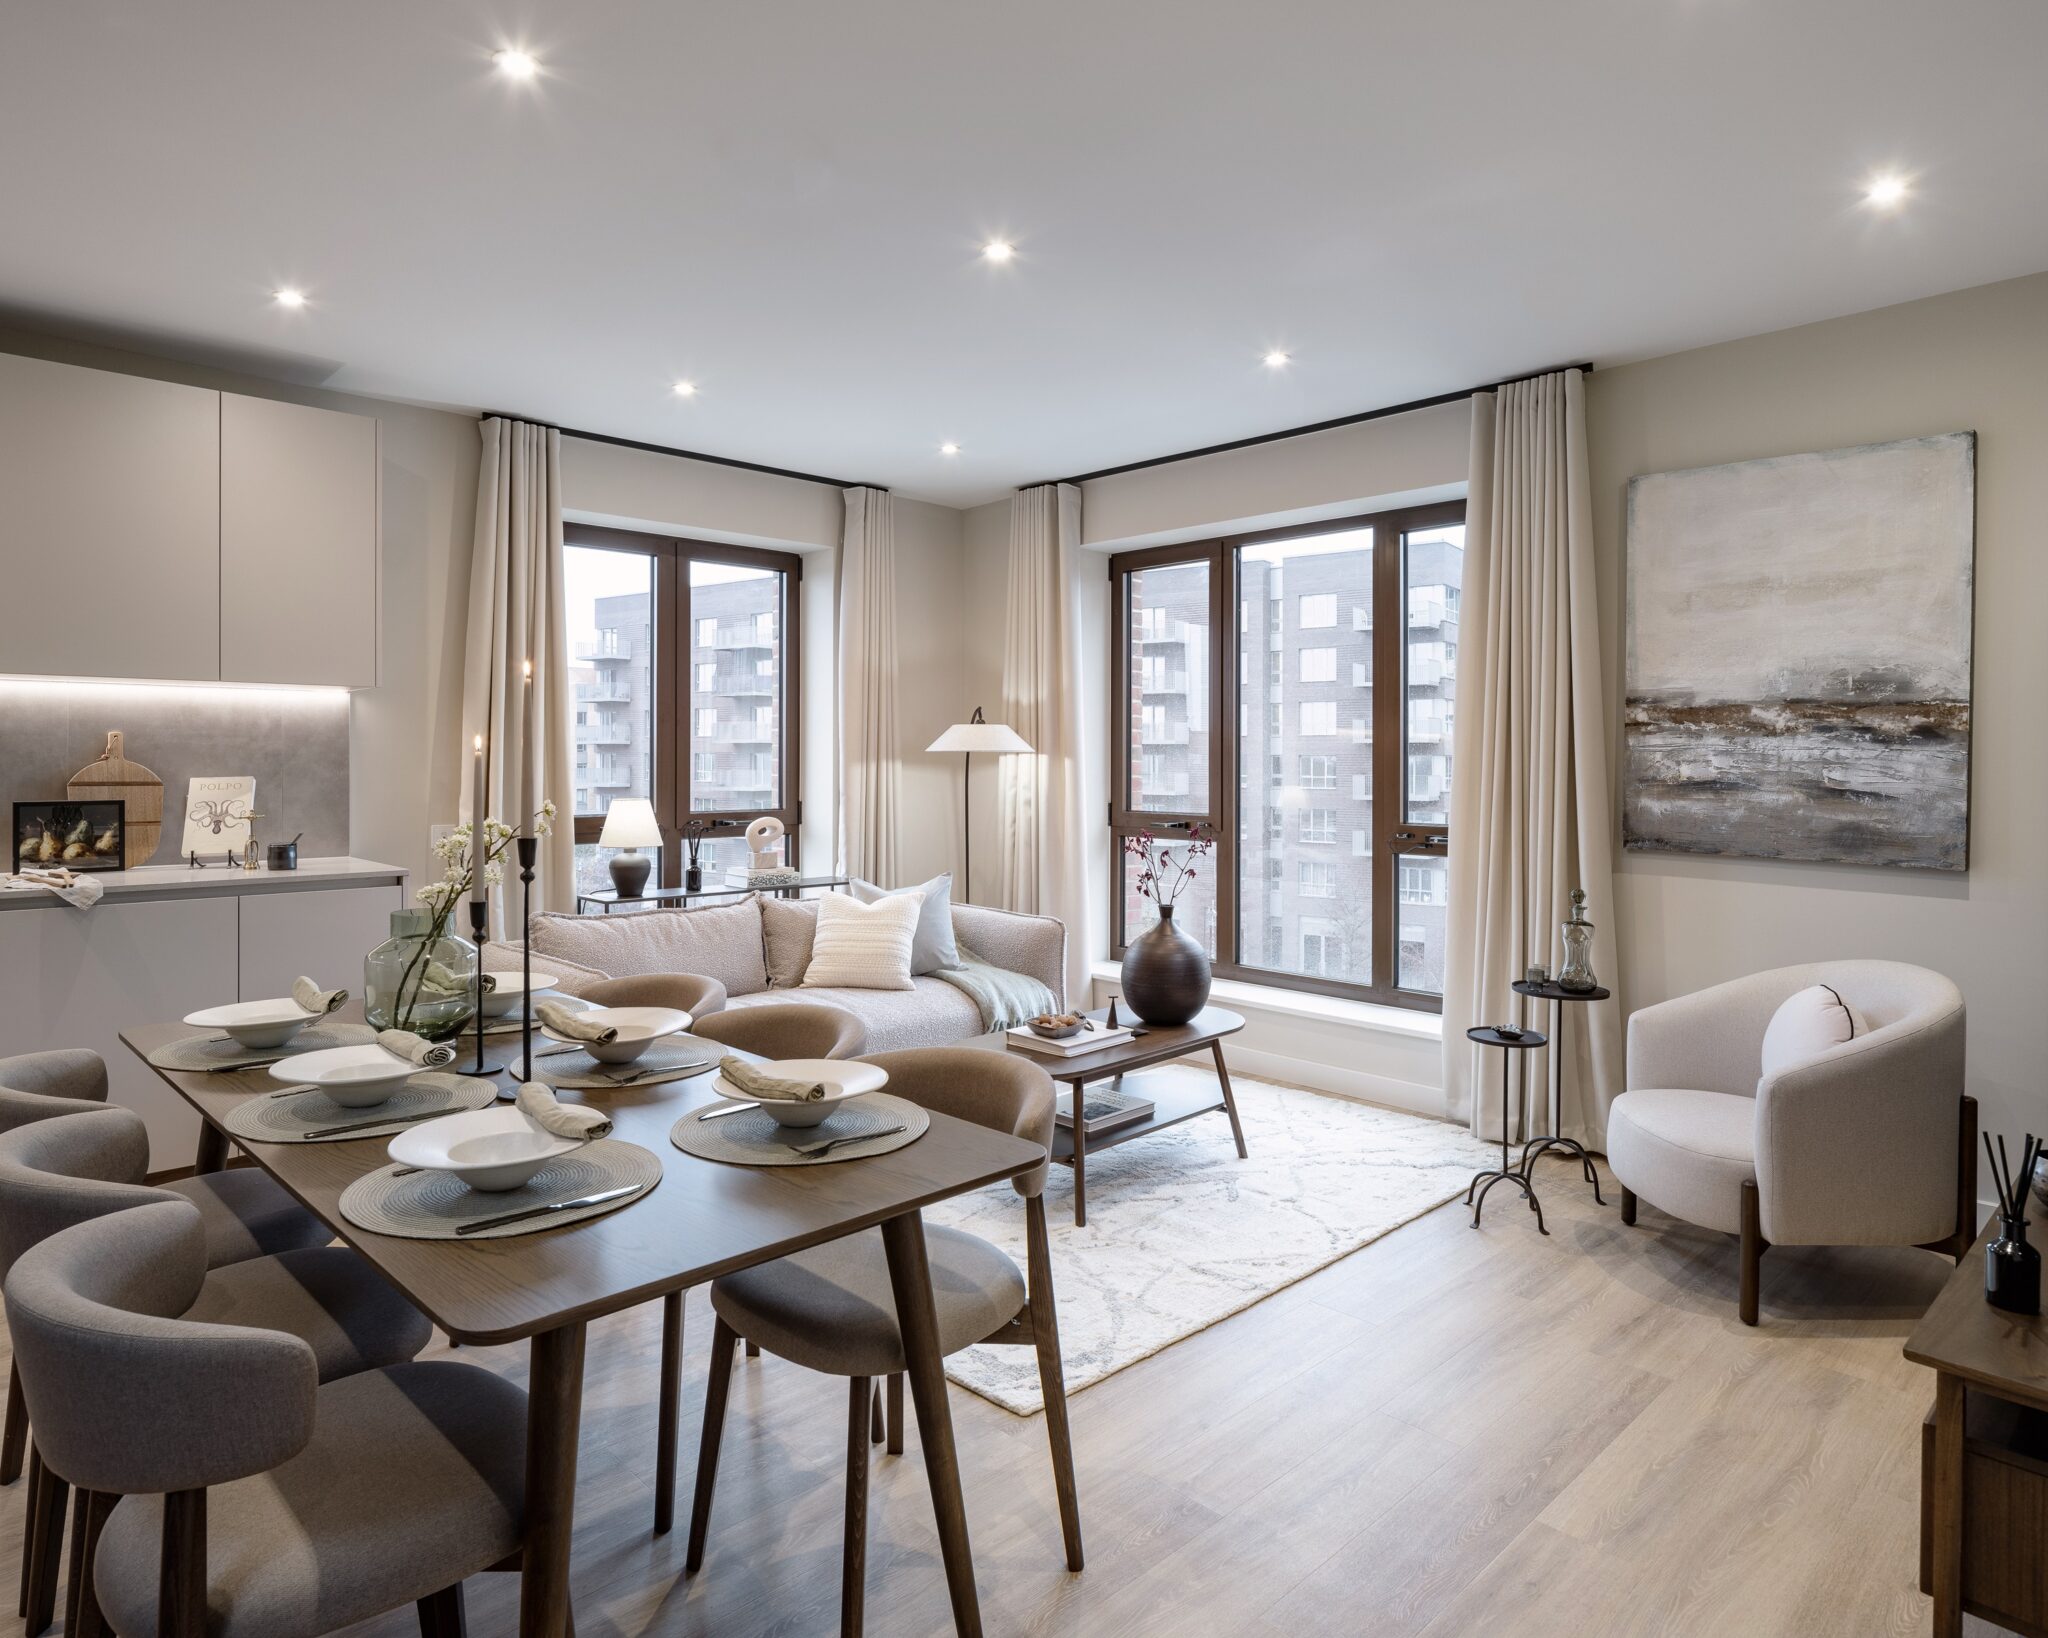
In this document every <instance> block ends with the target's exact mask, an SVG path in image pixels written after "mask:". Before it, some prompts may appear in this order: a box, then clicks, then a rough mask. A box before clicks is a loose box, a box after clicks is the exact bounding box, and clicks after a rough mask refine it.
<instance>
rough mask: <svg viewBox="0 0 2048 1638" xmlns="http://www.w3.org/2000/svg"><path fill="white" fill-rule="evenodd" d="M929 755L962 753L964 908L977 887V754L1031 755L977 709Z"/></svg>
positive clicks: (1021, 741) (941, 738)
mask: <svg viewBox="0 0 2048 1638" xmlns="http://www.w3.org/2000/svg"><path fill="white" fill-rule="evenodd" d="M925 749H926V750H927V751H958V752H959V753H960V766H961V773H960V838H961V845H962V848H963V850H964V853H965V857H964V859H963V860H962V862H961V871H960V878H961V879H960V884H959V892H958V894H957V895H956V897H957V898H958V900H959V902H960V903H962V904H965V903H966V902H967V895H968V893H969V892H970V891H971V890H972V888H973V883H974V817H973V814H974V808H973V804H972V802H971V800H970V793H971V791H972V789H973V780H974V753H975V752H976V751H993V752H995V753H996V754H997V755H999V756H1015V755H1017V754H1019V753H1020V752H1021V753H1023V754H1025V755H1029V754H1030V752H1031V747H1030V746H1029V745H1027V744H1025V743H1024V738H1023V736H1022V735H1021V734H1019V733H1018V732H1017V730H1016V729H1014V728H1012V727H1010V726H1009V725H1008V724H1007V723H1001V722H985V721H983V720H982V715H981V707H980V706H978V705H977V706H976V707H975V708H974V715H973V716H972V717H970V718H968V719H967V721H965V722H956V723H954V724H953V726H952V727H950V728H948V729H947V730H946V731H945V732H944V733H943V734H941V735H939V737H938V738H937V739H935V740H933V741H932V742H931V744H929V745H927V746H926V747H925Z"/></svg>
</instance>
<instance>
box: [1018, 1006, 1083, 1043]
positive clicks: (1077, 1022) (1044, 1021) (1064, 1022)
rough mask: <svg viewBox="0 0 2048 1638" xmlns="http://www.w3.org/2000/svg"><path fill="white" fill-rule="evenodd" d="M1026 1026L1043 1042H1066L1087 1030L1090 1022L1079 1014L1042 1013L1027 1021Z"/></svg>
mask: <svg viewBox="0 0 2048 1638" xmlns="http://www.w3.org/2000/svg"><path fill="white" fill-rule="evenodd" d="M1025 1026H1026V1027H1027V1028H1028V1029H1029V1030H1030V1031H1031V1033H1032V1034H1033V1035H1036V1036H1037V1037H1039V1039H1041V1040H1045V1041H1065V1040H1069V1039H1071V1038H1072V1037H1074V1036H1076V1035H1079V1034H1080V1033H1081V1031H1083V1030H1084V1029H1086V1028H1087V1027H1088V1020H1087V1019H1085V1018H1083V1017H1082V1016H1081V1015H1080V1014H1079V1013H1078V1012H1042V1013H1040V1014H1039V1015H1038V1016H1037V1017H1036V1018H1028V1019H1026V1020H1025Z"/></svg>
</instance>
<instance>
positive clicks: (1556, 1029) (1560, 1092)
mask: <svg viewBox="0 0 2048 1638" xmlns="http://www.w3.org/2000/svg"><path fill="white" fill-rule="evenodd" d="M1514 991H1515V994H1517V995H1526V996H1528V997H1530V998H1531V999H1532V1000H1536V1001H1548V1002H1549V1003H1550V1032H1551V1034H1553V1035H1554V1036H1556V1037H1557V1048H1556V1050H1555V1051H1554V1052H1552V1053H1551V1054H1550V1130H1549V1131H1548V1132H1547V1133H1544V1134H1542V1135H1540V1136H1537V1137H1532V1138H1530V1139H1529V1140H1528V1142H1526V1143H1524V1144H1523V1145H1522V1170H1523V1172H1524V1173H1526V1172H1527V1171H1528V1170H1529V1168H1530V1167H1531V1166H1532V1165H1534V1164H1535V1163H1536V1161H1537V1160H1539V1159H1540V1158H1541V1157H1542V1156H1544V1155H1546V1154H1548V1153H1549V1152H1550V1151H1551V1150H1552V1149H1563V1150H1566V1151H1568V1152H1570V1153H1571V1154H1575V1155H1577V1156H1578V1157H1579V1164H1580V1165H1581V1166H1583V1167H1584V1168H1585V1171H1586V1181H1587V1182H1588V1183H1590V1184H1592V1185H1593V1198H1594V1200H1595V1201H1597V1202H1598V1203H1599V1204H1601V1205H1603V1206H1604V1205H1606V1204H1607V1202H1606V1201H1605V1200H1602V1199H1601V1198H1600V1174H1599V1173H1598V1172H1596V1171H1595V1170H1594V1169H1593V1157H1592V1156H1591V1155H1589V1154H1587V1153H1586V1150H1585V1147H1584V1145H1582V1144H1581V1143H1579V1141H1578V1140H1577V1139H1576V1138H1568V1137H1559V1136H1558V1135H1557V1129H1558V1128H1559V1127H1560V1126H1562V1125H1563V1124H1564V1008H1563V1003H1564V1002H1566V1001H1605V1000H1606V999H1607V998H1608V997H1609V996H1610V995H1612V994H1613V993H1614V992H1613V991H1612V990H1603V989H1601V988H1600V987H1599V986H1597V985H1596V986H1594V987H1593V988H1592V989H1590V990H1568V989H1565V988H1564V987H1563V986H1562V985H1560V984H1558V983H1557V982H1555V981H1554V980H1546V981H1545V982H1544V983H1541V984H1531V983H1529V982H1528V981H1527V980H1526V979H1525V980H1522V981H1520V982H1518V983H1517V984H1515V985H1514Z"/></svg>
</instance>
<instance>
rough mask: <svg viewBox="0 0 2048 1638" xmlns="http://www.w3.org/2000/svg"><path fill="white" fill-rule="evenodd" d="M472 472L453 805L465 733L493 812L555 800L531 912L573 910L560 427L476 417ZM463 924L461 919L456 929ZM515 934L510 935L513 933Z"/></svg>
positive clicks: (495, 932) (465, 788)
mask: <svg viewBox="0 0 2048 1638" xmlns="http://www.w3.org/2000/svg"><path fill="white" fill-rule="evenodd" d="M480 430H481V432H482V435H483V460H482V464H481V466H480V467H479V469H478V472H477V481H476V546H475V550H474V551H473V553H472V554H471V557H470V565H469V631H468V644H467V647H466V648H465V650H464V654H463V678H462V752H461V778H460V781H459V784H460V789H461V792H462V796H461V807H460V810H459V811H460V813H461V815H462V817H463V818H464V819H474V818H475V817H476V815H475V814H474V813H473V812H472V811H471V809H472V806H473V797H472V795H471V788H472V787H471V762H470V757H471V747H472V744H473V739H472V736H474V735H477V734H481V735H483V737H484V743H485V744H486V745H487V746H488V747H489V751H488V754H487V758H486V780H485V796H486V806H487V808H488V809H489V817H491V818H494V819H502V820H504V821H505V822H506V823H507V824H509V825H514V826H518V825H523V824H524V823H525V822H526V821H527V820H528V819H529V818H530V816H531V815H532V814H533V812H534V811H535V809H537V808H538V807H539V806H540V803H541V799H542V798H543V797H552V798H553V799H554V802H555V806H556V807H557V808H558V809H559V810H560V813H559V816H558V823H557V824H556V827H555V833H554V835H553V836H551V837H550V838H548V839H547V840H546V841H544V842H542V843H541V849H540V867H539V872H538V874H537V876H536V877H535V880H534V891H533V906H534V908H535V909H536V910H542V909H546V910H573V909H574V908H575V903H576V846H575V829H574V825H573V824H572V822H571V820H572V816H571V815H570V813H569V811H568V810H569V805H570V795H571V793H570V789H569V733H570V729H569V723H570V714H571V711H572V706H571V704H570V694H571V684H570V680H569V632H568V620H567V611H566V604H565V602H564V599H563V590H562V482H561V434H560V433H558V432H557V431H555V429H554V428H553V427H542V426H533V425H530V424H528V423H527V422H524V421H508V420H505V419H503V418H502V417H498V416H493V417H491V418H490V419H489V420H487V421H485V422H483V423H482V425H481V428H480ZM528 659H531V660H532V661H533V682H532V685H531V686H532V689H533V707H532V724H533V726H532V758H531V761H530V763H529V761H528V759H527V755H526V745H527V737H528V736H527V728H526V716H527V711H526V702H525V698H524V696H525V692H526V689H527V687H528V684H527V683H526V680H525V676H524V665H525V662H526V661H527V660H528ZM510 874H511V879H512V887H511V891H510V892H509V893H500V894H498V895H497V896H496V897H495V898H494V899H493V901H492V911H491V915H492V937H494V938H503V937H505V936H506V935H505V928H506V906H507V905H508V904H509V905H511V906H513V907H514V908H513V914H515V915H516V914H517V908H516V907H517V904H518V899H517V896H516V895H517V892H518V885H517V862H516V855H515V856H514V857H513V860H512V871H511V872H510ZM466 925H467V924H466V923H462V922H459V921H458V924H457V926H458V930H460V929H461V928H463V927H465V926H466ZM515 936H516V934H515Z"/></svg>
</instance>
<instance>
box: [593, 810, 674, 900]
mask: <svg viewBox="0 0 2048 1638" xmlns="http://www.w3.org/2000/svg"><path fill="white" fill-rule="evenodd" d="M597 845H598V846H599V847H616V848H624V849H625V851H624V852H623V853H614V854H613V855H612V859H611V871H612V886H613V887H614V888H616V889H617V890H618V895H619V897H620V898H622V899H637V898H639V897H640V895H641V894H642V893H643V892H645V891H646V889H647V872H648V871H649V869H651V868H652V867H653V864H654V861H653V860H652V859H650V858H648V857H647V855H646V854H644V853H642V852H641V851H640V849H641V848H643V847H660V846H661V824H660V821H658V820H657V819H656V818H655V817H654V804H653V803H652V802H650V801H648V800H647V798H646V797H644V796H615V797H613V798H612V805H611V806H610V807H608V808H606V809H605V813H604V829H603V830H602V831H600V832H599V833H598V837H597Z"/></svg>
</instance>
